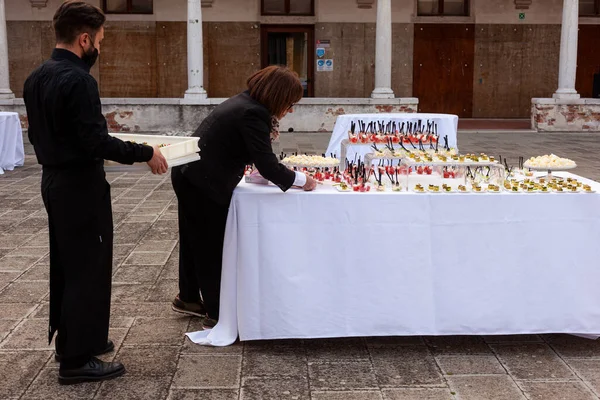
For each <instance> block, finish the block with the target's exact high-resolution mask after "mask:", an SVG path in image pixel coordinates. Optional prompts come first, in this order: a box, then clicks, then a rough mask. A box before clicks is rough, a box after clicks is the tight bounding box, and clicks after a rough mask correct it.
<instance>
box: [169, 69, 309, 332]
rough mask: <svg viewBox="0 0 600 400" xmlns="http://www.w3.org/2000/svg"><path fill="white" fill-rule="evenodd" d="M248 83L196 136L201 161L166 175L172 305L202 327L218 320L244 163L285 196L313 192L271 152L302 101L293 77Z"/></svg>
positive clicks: (269, 74)
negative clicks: (174, 263)
mask: <svg viewBox="0 0 600 400" xmlns="http://www.w3.org/2000/svg"><path fill="white" fill-rule="evenodd" d="M247 85H248V90H246V91H245V92H243V93H240V94H238V95H236V96H234V97H232V98H230V99H228V100H227V101H225V102H223V103H222V104H220V105H219V106H217V107H216V108H215V110H214V111H213V112H212V113H211V114H210V115H209V116H208V117H206V119H205V120H204V121H203V122H202V124H201V125H200V127H199V128H198V130H196V132H195V133H194V135H193V136H196V137H200V142H199V145H200V156H201V160H199V161H196V162H194V163H190V164H186V165H184V166H181V167H176V168H173V171H172V175H171V179H172V182H173V188H174V189H175V193H176V195H177V200H178V210H179V239H180V240H179V294H178V295H177V297H176V298H175V300H173V305H172V307H173V310H175V311H177V312H180V313H185V314H189V315H195V316H199V317H206V319H205V322H204V324H205V326H207V327H212V326H214V325H215V323H216V320H218V318H219V295H220V289H221V264H222V255H223V240H224V235H225V224H226V221H227V212H228V209H229V202H230V201H231V197H232V195H233V190H234V189H235V187H236V186H237V185H238V183H239V182H240V180H241V179H242V177H243V176H244V168H245V166H246V165H249V164H254V165H255V166H256V168H257V169H258V171H259V172H260V174H261V175H262V176H263V177H264V178H266V179H268V180H269V181H271V182H273V183H274V184H276V185H277V186H279V188H280V189H281V190H283V191H284V192H285V191H287V190H288V189H289V188H291V187H292V186H297V187H302V188H303V189H304V190H314V189H315V187H316V182H315V180H314V179H312V178H311V177H310V176H307V175H305V174H303V173H299V172H294V171H291V170H290V169H288V168H286V167H285V166H283V165H282V164H280V163H279V161H278V160H277V156H276V155H275V154H274V153H273V148H272V147H271V142H272V140H274V138H276V137H277V136H278V134H279V133H278V131H277V128H278V121H279V120H280V119H281V118H283V117H284V116H285V115H286V114H287V113H288V112H291V111H293V109H292V107H293V106H294V104H295V103H297V102H298V101H299V100H300V99H301V98H302V93H303V88H302V84H301V83H300V80H299V79H298V77H297V75H296V74H295V73H294V72H292V71H290V70H289V69H287V68H285V67H278V66H271V67H267V68H265V69H263V70H261V71H258V72H257V73H255V74H254V75H252V76H251V77H250V78H249V79H248V81H247ZM200 293H202V300H201V298H200Z"/></svg>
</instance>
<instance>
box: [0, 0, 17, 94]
mask: <svg viewBox="0 0 600 400" xmlns="http://www.w3.org/2000/svg"><path fill="white" fill-rule="evenodd" d="M14 97H15V95H14V93H13V92H12V91H11V90H10V78H9V74H8V38H7V34H6V12H5V10H4V0H0V99H13V98H14Z"/></svg>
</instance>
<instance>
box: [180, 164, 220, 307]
mask: <svg viewBox="0 0 600 400" xmlns="http://www.w3.org/2000/svg"><path fill="white" fill-rule="evenodd" d="M171 180H172V182H173V189H174V190H175V194H176V195H177V201H178V214H179V297H180V299H181V300H182V301H185V302H194V301H198V300H200V295H202V300H203V301H204V307H205V308H206V312H207V313H208V316H209V317H210V318H214V319H218V318H219V296H220V293H221V269H222V261H223V258H222V257H223V240H224V237H225V224H226V223H227V212H228V211H229V207H228V206H224V205H222V204H219V203H216V202H214V201H213V200H211V199H210V198H209V197H208V196H206V195H205V194H204V193H203V192H202V190H201V189H199V188H198V187H196V186H194V185H192V184H191V183H190V182H189V181H188V180H187V178H186V177H185V176H183V175H182V174H181V171H180V168H173V170H172V172H171Z"/></svg>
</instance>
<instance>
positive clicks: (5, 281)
mask: <svg viewBox="0 0 600 400" xmlns="http://www.w3.org/2000/svg"><path fill="white" fill-rule="evenodd" d="M19 274H20V272H3V271H0V293H2V289H4V288H5V287H6V286H8V285H9V284H10V283H11V282H12V281H14V280H15V279H17V277H18V276H19ZM0 315H1V314H0Z"/></svg>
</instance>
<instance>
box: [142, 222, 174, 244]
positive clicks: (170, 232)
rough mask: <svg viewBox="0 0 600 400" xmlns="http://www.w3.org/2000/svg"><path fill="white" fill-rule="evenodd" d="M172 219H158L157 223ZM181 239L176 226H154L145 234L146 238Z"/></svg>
mask: <svg viewBox="0 0 600 400" xmlns="http://www.w3.org/2000/svg"><path fill="white" fill-rule="evenodd" d="M170 221H172V220H158V221H157V222H156V224H158V223H161V222H170ZM177 239H179V231H178V230H177V229H176V228H172V229H160V228H155V227H153V228H152V229H150V230H149V231H148V233H146V234H145V235H144V240H177Z"/></svg>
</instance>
